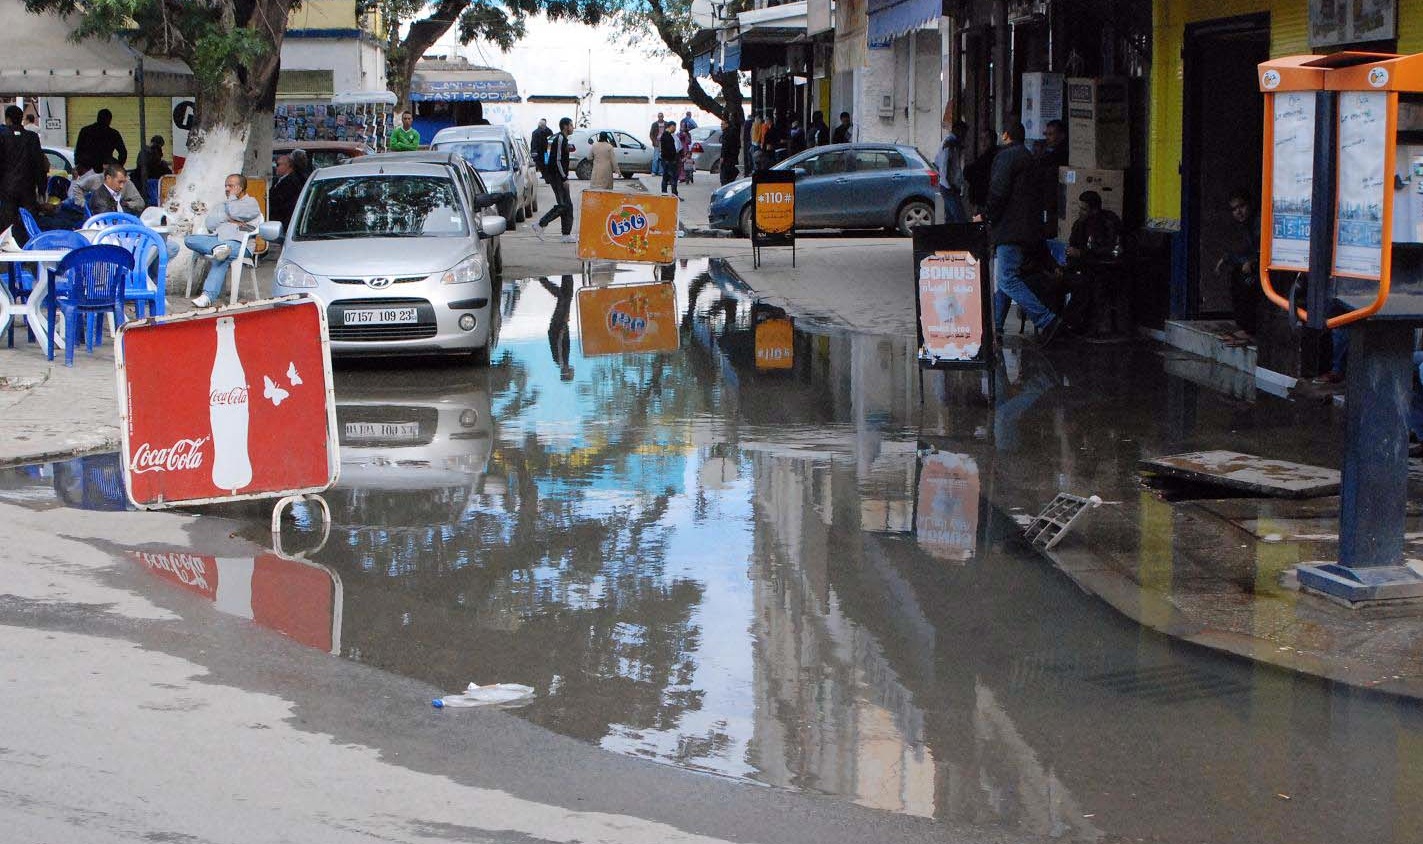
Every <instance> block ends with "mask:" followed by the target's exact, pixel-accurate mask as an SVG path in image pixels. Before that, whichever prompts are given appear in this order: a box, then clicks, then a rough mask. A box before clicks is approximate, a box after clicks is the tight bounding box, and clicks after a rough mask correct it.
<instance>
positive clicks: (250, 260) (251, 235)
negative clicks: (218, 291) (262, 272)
mask: <svg viewBox="0 0 1423 844" xmlns="http://www.w3.org/2000/svg"><path fill="white" fill-rule="evenodd" d="M251 226H252V230H251V231H246V232H243V233H242V239H241V240H240V241H238V243H239V246H238V249H237V259H236V260H234V261H233V262H232V263H231V264H230V265H229V266H228V277H227V289H228V294H227V296H228V299H227V301H228V304H230V305H235V304H237V293H238V290H237V288H238V286H239V285H241V284H242V276H243V272H242V271H243V269H244V268H251V270H252V272H251V273H250V275H251V277H252V297H253V298H254V299H260V298H262V291H261V290H259V289H258V288H257V264H258V263H260V262H261V260H262V256H261V255H260V254H257V253H256V250H255V249H251V247H252V246H253V241H254V240H255V239H256V238H258V237H261V238H262V239H263V240H265V241H267V242H269V243H270V242H271V241H273V240H276V239H277V237H279V236H280V235H281V232H282V224H281V223H280V222H277V221H272V222H270V223H269V222H267V219H266V218H265V217H263V216H262V215H261V214H258V215H257V218H256V219H255V220H253V221H252V223H251ZM249 249H251V251H249Z"/></svg>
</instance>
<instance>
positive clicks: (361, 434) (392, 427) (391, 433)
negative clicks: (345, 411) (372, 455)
mask: <svg viewBox="0 0 1423 844" xmlns="http://www.w3.org/2000/svg"><path fill="white" fill-rule="evenodd" d="M346 438H347V439H352V440H369V439H382V440H418V439H419V438H420V423H419V422H347V423H346Z"/></svg>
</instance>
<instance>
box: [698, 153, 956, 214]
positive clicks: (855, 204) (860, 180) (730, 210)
mask: <svg viewBox="0 0 1423 844" xmlns="http://www.w3.org/2000/svg"><path fill="white" fill-rule="evenodd" d="M771 169H772V170H794V171H795V172H796V174H797V175H796V186H795V196H796V202H795V207H796V212H795V227H796V229H797V230H800V229H869V228H890V229H894V230H896V231H898V232H899V233H900V234H902V235H904V236H906V237H908V236H909V235H910V234H911V233H912V231H911V230H912V229H913V228H914V227H915V226H921V225H927V224H931V223H934V222H937V221H942V220H943V219H944V200H943V198H942V197H941V196H940V195H939V174H938V172H937V171H935V170H934V167H933V165H931V164H930V163H929V162H928V161H925V160H924V156H922V155H920V154H919V151H918V150H916V149H914V147H910V146H902V145H898V144H869V143H860V144H832V145H830V146H823V147H815V148H814V149H809V150H806V151H805V152H801V153H797V154H796V155H793V156H791V157H790V158H787V159H786V160H785V161H782V162H780V163H779V164H777V165H775V166H774V167H772V168H771ZM708 217H709V222H710V223H711V225H712V227H713V228H720V229H731V230H734V231H737V232H740V233H741V234H742V235H743V236H748V237H749V236H750V234H751V180H750V179H738V180H736V181H734V182H731V183H729V184H726V185H723V186H721V187H719V188H717V189H716V190H715V191H714V192H712V196H711V211H710V213H709V215H708Z"/></svg>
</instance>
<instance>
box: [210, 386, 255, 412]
mask: <svg viewBox="0 0 1423 844" xmlns="http://www.w3.org/2000/svg"><path fill="white" fill-rule="evenodd" d="M246 403H247V387H246V386H242V387H224V388H222V389H218V390H213V391H211V392H209V393H208V406H209V407H222V406H224V405H230V404H246Z"/></svg>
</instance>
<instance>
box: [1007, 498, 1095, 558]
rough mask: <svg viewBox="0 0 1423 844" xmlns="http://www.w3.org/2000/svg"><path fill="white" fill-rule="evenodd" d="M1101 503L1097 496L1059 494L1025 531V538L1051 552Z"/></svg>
mask: <svg viewBox="0 0 1423 844" xmlns="http://www.w3.org/2000/svg"><path fill="white" fill-rule="evenodd" d="M1101 503H1102V499H1100V498H1098V497H1097V496H1095V495H1094V496H1092V497H1090V498H1083V497H1082V496H1080V495H1069V494H1067V493H1065V492H1059V493H1058V494H1057V497H1056V498H1054V499H1053V500H1052V502H1051V503H1049V504H1048V505H1047V507H1044V508H1043V511H1042V512H1041V513H1039V514H1038V517H1037V518H1036V519H1033V522H1032V524H1030V525H1028V528H1027V530H1025V531H1023V536H1025V537H1027V540H1028V541H1029V542H1031V543H1032V544H1034V545H1036V546H1038V547H1039V548H1042V549H1043V550H1044V551H1046V550H1049V549H1051V548H1052V547H1053V546H1055V545H1057V543H1059V542H1061V541H1062V537H1063V535H1064V534H1066V533H1067V532H1068V531H1069V530H1071V529H1072V526H1073V525H1075V524H1077V520H1078V519H1080V518H1082V514H1083V513H1085V512H1087V511H1088V510H1090V509H1092V508H1093V507H1096V506H1098V505H1100V504H1101Z"/></svg>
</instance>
